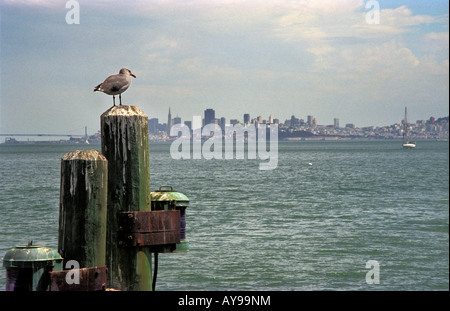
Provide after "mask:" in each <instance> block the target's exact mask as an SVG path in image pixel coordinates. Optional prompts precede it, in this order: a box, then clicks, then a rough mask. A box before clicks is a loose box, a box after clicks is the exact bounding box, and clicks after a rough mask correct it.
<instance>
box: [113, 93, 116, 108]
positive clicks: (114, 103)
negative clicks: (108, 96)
mask: <svg viewBox="0 0 450 311" xmlns="http://www.w3.org/2000/svg"><path fill="white" fill-rule="evenodd" d="M115 105H116V97H115V96H114V95H113V106H115Z"/></svg>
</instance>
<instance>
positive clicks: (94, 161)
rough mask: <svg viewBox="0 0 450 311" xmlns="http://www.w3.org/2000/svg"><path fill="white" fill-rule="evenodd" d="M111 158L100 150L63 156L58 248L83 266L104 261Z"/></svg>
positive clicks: (87, 266)
mask: <svg viewBox="0 0 450 311" xmlns="http://www.w3.org/2000/svg"><path fill="white" fill-rule="evenodd" d="M107 181H108V161H107V160H106V158H105V157H104V156H103V155H102V154H100V153H99V152H98V151H97V150H83V151H70V152H69V153H67V154H66V155H65V156H64V157H63V158H62V159H61V188H60V204H59V231H58V252H59V253H60V254H61V256H62V257H63V258H64V262H63V267H65V265H66V263H67V261H70V260H76V261H78V263H79V265H80V268H89V267H100V266H104V265H105V254H106V215H107V214H106V209H107V201H106V200H107Z"/></svg>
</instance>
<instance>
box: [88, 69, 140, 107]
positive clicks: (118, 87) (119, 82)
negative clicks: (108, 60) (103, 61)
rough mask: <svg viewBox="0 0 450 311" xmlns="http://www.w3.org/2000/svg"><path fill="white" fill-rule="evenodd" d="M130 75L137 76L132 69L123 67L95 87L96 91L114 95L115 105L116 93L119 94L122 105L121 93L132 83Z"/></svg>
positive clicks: (114, 101)
mask: <svg viewBox="0 0 450 311" xmlns="http://www.w3.org/2000/svg"><path fill="white" fill-rule="evenodd" d="M130 76H132V77H133V78H136V76H135V75H134V74H132V73H131V71H130V69H128V68H122V69H120V71H119V73H118V74H116V75H112V76H109V77H108V78H106V80H105V81H103V82H102V83H100V84H99V85H97V86H96V87H95V88H94V92H97V91H98V92H103V93H105V94H108V95H112V96H113V105H114V106H115V105H116V98H115V95H117V94H118V95H119V100H120V105H122V96H121V94H122V93H123V92H125V91H126V90H127V89H128V87H129V86H130V84H131V79H130Z"/></svg>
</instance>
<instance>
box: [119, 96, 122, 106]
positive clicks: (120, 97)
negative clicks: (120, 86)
mask: <svg viewBox="0 0 450 311" xmlns="http://www.w3.org/2000/svg"><path fill="white" fill-rule="evenodd" d="M119 99H120V105H122V94H119Z"/></svg>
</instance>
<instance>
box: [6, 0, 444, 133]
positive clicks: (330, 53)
mask: <svg viewBox="0 0 450 311" xmlns="http://www.w3.org/2000/svg"><path fill="white" fill-rule="evenodd" d="M68 2H69V1H61V0H39V1H25V0H14V1H13V0H4V1H1V2H0V14H1V16H0V23H1V30H2V31H1V45H0V48H1V51H0V57H1V71H0V78H1V90H0V132H1V133H5V132H7V133H14V132H15V133H18V132H25V133H57V132H70V131H71V130H73V129H80V128H81V130H80V131H81V132H82V128H83V127H84V126H87V127H88V128H89V129H93V128H98V127H99V116H100V115H101V114H102V113H103V112H104V111H106V110H107V109H108V108H109V107H110V105H111V102H112V99H111V97H110V96H108V95H106V94H103V93H93V91H92V90H93V88H94V86H95V85H97V84H98V83H100V82H102V81H104V79H105V78H106V77H107V76H109V75H111V74H117V72H118V71H119V69H120V68H122V67H127V68H129V69H131V70H132V72H133V73H134V74H135V75H136V76H137V78H136V79H133V81H132V84H131V86H130V88H129V89H128V90H127V91H126V92H125V93H123V94H122V101H123V104H125V105H133V106H138V107H139V108H140V109H141V110H142V111H144V112H145V113H146V114H147V115H148V116H149V118H152V117H158V118H159V119H161V120H162V118H166V116H167V110H168V107H171V109H172V114H173V115H174V116H178V117H180V118H182V119H183V120H189V119H190V118H192V116H193V115H200V114H202V113H203V110H204V109H206V108H212V109H214V110H215V112H216V115H217V116H221V117H225V118H226V119H228V120H229V119H232V118H239V119H240V118H242V116H243V114H244V113H249V114H250V115H252V116H258V115H261V116H262V117H263V118H265V119H267V118H268V117H269V116H270V115H271V114H272V116H273V117H276V118H278V119H279V120H286V119H289V118H290V117H291V116H292V115H295V116H296V117H301V118H307V116H308V115H313V116H314V117H315V118H316V119H317V121H318V123H322V124H333V119H334V118H339V120H340V123H341V124H346V123H354V124H355V126H357V127H363V126H370V125H377V126H382V125H387V124H393V123H395V122H399V121H400V120H401V119H402V116H403V109H404V107H405V106H408V111H409V118H410V119H411V120H419V119H423V118H425V117H429V116H435V117H436V118H438V117H442V116H447V115H448V114H449V108H448V102H449V58H448V54H449V48H448V47H449V28H448V24H449V22H448V21H449V16H448V9H449V3H448V1H443V0H435V1H433V5H430V4H428V3H427V2H424V1H418V0H392V1H368V0H367V1H365V0H342V1H334V0H333V1H332V0H318V1H290V0H280V1H276V2H275V1H257V0H255V1H239V0H238V1H231V0H208V1H207V0H192V1H181V0H168V1H162V2H161V1H138V0H130V1H118V0H112V1H108V2H106V1H85V0H79V1H76V0H73V1H70V2H71V3H73V2H77V3H79V11H78V12H75V8H72V9H71V8H70V7H69V8H66V6H65V4H66V3H68ZM368 4H369V6H367V5H368ZM373 4H378V5H379V8H376V7H374V6H373ZM374 10H376V13H377V14H376V15H377V16H378V17H379V20H376V19H374V14H375V13H374ZM71 14H73V16H75V15H77V14H78V17H79V21H78V22H79V23H72V22H71V18H72V17H73V16H72V15H71ZM93 42H95V44H93ZM275 115H276V116H275Z"/></svg>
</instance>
